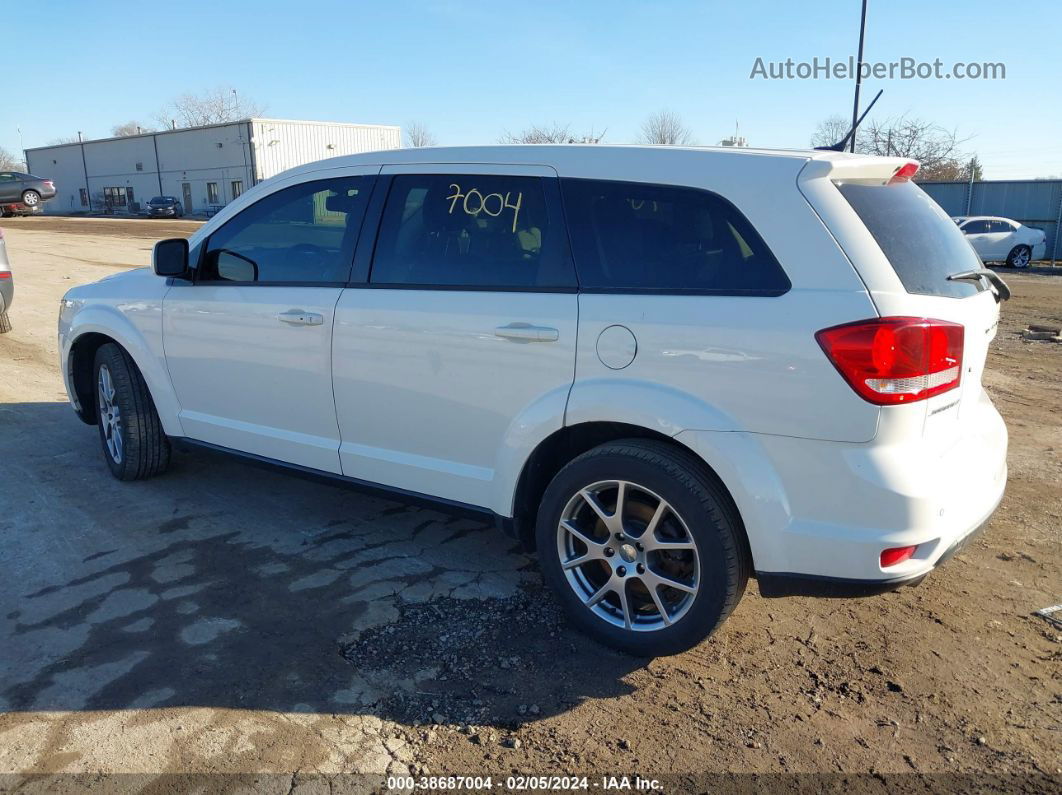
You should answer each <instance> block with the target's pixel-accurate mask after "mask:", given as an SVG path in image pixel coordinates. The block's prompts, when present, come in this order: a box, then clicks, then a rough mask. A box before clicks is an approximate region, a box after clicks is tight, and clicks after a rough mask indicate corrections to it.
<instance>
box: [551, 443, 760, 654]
mask: <svg viewBox="0 0 1062 795" xmlns="http://www.w3.org/2000/svg"><path fill="white" fill-rule="evenodd" d="M536 541H537V547H538V555H539V561H540V565H541V567H542V572H543V576H544V578H545V580H546V582H548V583H549V585H550V586H551V587H552V588H553V590H554V591H555V592H556V594H557V596H558V597H559V599H560V601H561V603H562V605H563V606H564V609H565V611H566V612H567V614H568V616H569V617H570V618H571V620H572V622H573V623H575V624H576V626H578V627H579V628H580V629H581V630H583V631H584V632H586V633H588V634H590V635H591V636H592V637H594V638H596V639H597V640H599V641H601V642H602V643H605V644H607V645H609V646H612V647H614V648H617V649H620V650H621V651H626V652H628V653H631V654H635V655H638V656H649V657H651V656H658V655H664V654H676V653H678V652H680V651H684V650H686V649H688V648H690V647H692V646H694V645H696V644H697V643H699V642H700V641H702V640H703V639H704V638H706V637H708V635H710V634H711V633H712V632H713V631H714V630H715V629H716V627H718V626H719V625H720V624H721V623H722V622H723V621H724V620H725V619H726V617H727V616H728V615H729V614H730V612H731V611H732V610H733V609H734V607H735V606H736V605H737V603H738V601H739V600H740V599H741V595H742V593H744V590H745V584H746V582H747V581H748V576H749V562H748V559H747V554H746V552H745V546H744V543H743V530H742V529H741V526H740V519H739V518H738V517H737V514H736V511H735V510H734V508H733V506H732V504H731V502H730V500H729V497H728V495H726V493H725V492H724V491H723V489H722V487H721V485H720V484H718V483H717V482H716V481H715V480H714V478H712V477H711V475H710V474H709V473H708V472H707V471H706V470H705V467H704V465H703V464H702V463H701V462H700V461H699V459H697V458H696V457H695V456H693V455H692V454H691V453H689V452H687V451H685V450H683V449H681V448H678V447H676V446H673V445H669V444H666V443H663V442H657V441H651V440H643V439H631V440H625V441H619V442H613V443H609V444H605V445H602V446H600V447H596V448H594V449H593V450H590V451H589V452H587V453H584V454H583V455H581V456H579V457H578V458H576V459H574V460H573V461H572V462H571V463H569V464H568V465H567V466H566V467H564V469H562V470H561V471H560V472H559V473H558V474H557V476H556V477H554V479H553V481H552V482H551V483H550V485H549V487H548V488H547V489H546V493H545V495H544V497H543V500H542V505H541V508H540V510H539V514H538V524H537V528H536Z"/></svg>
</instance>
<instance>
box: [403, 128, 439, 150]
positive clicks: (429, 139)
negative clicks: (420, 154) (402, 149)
mask: <svg viewBox="0 0 1062 795" xmlns="http://www.w3.org/2000/svg"><path fill="white" fill-rule="evenodd" d="M436 143H438V142H437V141H436V140H435V136H434V135H432V134H431V131H430V130H429V129H428V125H426V124H424V122H420V121H411V122H410V123H409V124H407V125H406V146H408V147H410V148H412V149H419V148H420V147H422V146H435V144H436Z"/></svg>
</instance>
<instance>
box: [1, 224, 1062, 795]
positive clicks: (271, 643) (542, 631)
mask: <svg viewBox="0 0 1062 795" xmlns="http://www.w3.org/2000/svg"><path fill="white" fill-rule="evenodd" d="M3 226H4V230H5V233H6V235H7V242H8V251H9V254H10V256H11V259H12V263H13V267H14V271H15V280H16V302H15V306H14V309H13V311H12V313H11V315H12V321H13V323H14V326H15V329H14V331H13V332H11V333H10V334H7V335H4V336H2V337H0V461H2V462H3V467H2V469H3V475H4V476H3V478H0V605H2V608H0V773H9V774H28V773H54V772H74V773H86V774H87V773H114V772H125V773H139V774H143V775H145V776H153V775H156V774H159V773H171V774H187V773H218V772H224V773H241V774H259V775H260V776H264V778H259V779H254V781H255V782H256V785H264V784H267V783H268V784H269V785H270V786H272V785H275V786H276V787H277V788H278V789H281V790H283V791H287V790H288V789H289V785H291V786H294V785H296V784H298V783H299V782H300V781H305V782H307V783H309V782H310V781H311V780H312V779H313V777H314V776H317V775H323V776H327V777H330V778H331V779H332V781H333V783H339V782H343V781H346V779H343V778H335V777H336V776H341V775H342V774H352V773H371V774H376V775H379V774H384V773H387V772H390V773H392V774H394V773H405V772H409V771H412V772H415V773H423V772H431V773H436V774H442V773H449V774H473V773H483V774H492V775H494V776H496V777H499V776H505V775H508V774H511V773H534V774H574V773H580V774H588V773H610V774H616V775H622V774H627V775H634V774H636V773H637V774H641V775H643V776H647V775H649V776H656V777H662V778H661V781H662V782H666V787H665V788H668V787H670V788H672V789H675V790H678V789H686V788H689V787H695V786H696V787H701V788H708V785H707V784H705V783H704V780H703V779H696V780H694V779H691V778H689V777H690V776H697V775H700V774H711V773H729V774H733V773H738V774H742V773H758V774H763V775H765V776H770V775H772V774H779V773H793V772H799V773H808V774H812V773H814V774H819V775H820V776H826V775H840V774H849V775H851V774H873V775H874V776H876V778H874V777H857V778H854V779H853V778H843V779H842V778H836V779H831V778H809V779H804V780H803V785H804V786H811V787H812V788H816V789H818V788H825V785H826V784H827V783H831V784H834V785H836V786H837V787H838V788H845V789H849V790H850V789H853V788H854V789H857V790H858V789H860V787H862V788H863V789H866V790H867V791H872V790H873V789H874V787H876V786H886V785H887V786H888V787H889V788H891V789H895V788H904V785H905V784H907V785H910V788H912V789H917V787H916V786H915V785H914V783H913V782H919V783H918V787H921V786H924V784H925V781H929V782H930V783H934V784H935V786H936V787H937V788H949V787H953V786H954V787H955V788H960V787H961V788H966V789H970V788H973V787H974V784H975V783H977V784H978V785H979V786H987V785H986V784H985V782H993V781H995V782H997V785H998V786H1000V787H1006V788H1024V789H1026V790H1027V791H1036V790H1043V789H1045V788H1048V787H1054V788H1056V789H1057V787H1058V784H1059V779H1058V775H1059V772H1060V768H1062V757H1060V752H1059V751H1060V748H1062V745H1060V743H1059V729H1060V726H1062V721H1060V705H1062V687H1060V673H1062V668H1060V665H1059V663H1060V660H1062V633H1060V631H1059V630H1057V629H1055V628H1053V627H1051V626H1050V625H1049V624H1048V623H1047V622H1045V621H1044V620H1042V619H1041V618H1039V617H1036V616H1034V615H1033V614H1032V613H1033V611H1034V610H1036V609H1037V608H1040V607H1044V606H1047V605H1052V604H1056V603H1058V602H1060V601H1062V580H1060V577H1059V571H1060V566H1059V563H1060V560H1062V556H1060V539H1059V527H1060V524H1062V521H1060V520H1062V460H1060V455H1059V454H1060V451H1062V412H1060V410H1059V395H1060V394H1062V345H1058V344H1054V343H1048V342H1026V341H1023V340H1022V339H1021V338H1020V332H1021V330H1022V329H1024V328H1025V327H1026V326H1027V325H1028V324H1029V323H1055V324H1059V323H1062V278H1060V275H1055V274H1056V273H1058V272H1057V271H1052V270H1050V269H1039V270H1038V271H1037V272H1035V273H1023V274H1005V278H1007V279H1008V280H1009V281H1010V283H1011V286H1012V288H1013V290H1014V299H1013V300H1012V301H1010V302H1009V303H1008V304H1005V305H1004V311H1003V319H1002V322H1001V325H1000V331H999V334H998V336H997V338H996V341H995V343H994V344H993V347H992V350H991V353H990V358H989V363H988V369H987V372H986V376H985V380H986V385H987V388H988V389H989V391H990V392H991V394H992V396H993V399H994V400H995V401H996V404H997V405H998V406H999V408H1000V409H1001V411H1002V412H1003V413H1004V415H1005V417H1006V419H1007V422H1008V426H1009V429H1010V432H1011V448H1010V461H1009V463H1010V483H1009V486H1008V490H1007V495H1006V498H1005V499H1004V501H1003V504H1002V506H1001V508H1000V510H999V511H998V513H997V514H996V516H995V517H994V518H993V520H992V522H991V524H990V526H989V528H988V530H987V532H986V533H985V534H983V535H982V536H981V537H980V538H979V539H978V540H977V541H976V542H975V543H973V544H972V545H971V546H970V547H968V548H967V549H966V550H965V551H964V552H963V553H962V554H961V555H959V556H958V557H957V558H955V559H954V560H952V561H951V562H949V563H948V564H947V565H946V566H945V567H943V568H942V569H941V570H940V571H939V572H936V573H935V574H934V575H933V576H931V577H930V578H929V579H928V580H927V581H926V582H925V583H924V584H923V585H921V586H920V587H918V588H908V589H904V590H901V591H899V592H896V593H892V594H886V595H883V596H880V597H876V598H872V599H866V600H813V599H803V598H795V599H786V600H764V599H762V598H760V597H759V595H758V593H757V591H756V588H755V585H754V584H752V585H750V588H749V591H748V592H747V594H746V596H745V599H744V601H743V602H742V603H741V604H740V605H739V607H738V609H737V610H736V612H735V613H734V615H733V616H732V617H731V618H730V620H729V621H728V622H727V623H726V625H725V626H724V627H723V628H722V630H721V631H720V632H718V633H717V635H716V636H715V637H713V638H712V639H711V640H709V641H708V642H706V643H704V644H702V645H701V646H699V647H697V648H695V649H693V650H691V651H689V652H687V653H685V654H681V655H678V656H675V657H670V658H665V659H658V660H654V661H652V662H649V663H646V662H644V661H639V660H635V659H632V658H629V657H625V656H623V655H620V654H617V653H614V652H611V651H608V650H605V649H603V648H601V647H599V646H596V645H594V644H593V643H591V642H589V641H588V640H586V639H585V638H583V637H581V636H580V635H578V634H577V633H576V632H574V631H573V630H572V629H571V628H570V627H569V626H568V625H567V624H566V622H565V621H564V619H563V617H562V616H561V614H560V612H559V610H558V609H557V607H556V605H555V604H554V603H553V601H552V599H551V598H550V597H549V595H548V594H547V593H545V592H544V591H543V589H542V585H541V582H540V578H539V575H538V572H537V569H536V567H535V563H534V558H533V557H532V556H529V555H527V554H525V553H524V552H522V551H521V550H520V549H518V548H517V547H516V546H515V545H513V544H512V543H511V542H510V541H508V540H507V539H505V538H503V537H502V536H501V535H500V534H498V533H497V532H496V531H495V530H493V529H492V528H489V527H485V526H483V525H481V524H478V523H476V522H474V521H470V520H468V519H455V518H452V517H448V516H445V515H443V514H440V513H436V512H434V511H429V510H425V509H420V508H414V507H410V506H406V505H401V504H398V503H392V502H388V501H385V500H380V499H376V498H369V497H365V496H362V495H359V494H357V493H354V492H351V491H349V490H345V489H343V488H341V487H335V486H328V485H321V484H316V483H309V482H306V481H302V480H298V479H294V478H291V477H288V476H285V475H280V474H275V473H271V472H266V471H263V470H260V469H256V468H252V467H250V466H248V465H245V464H243V463H239V462H236V461H231V460H227V459H223V458H219V457H216V456H212V455H208V454H205V453H194V454H191V453H185V454H181V455H179V456H178V457H177V459H176V462H175V465H174V467H173V468H172V470H171V472H170V473H168V474H167V475H166V476H164V477H162V478H158V479H156V480H152V481H148V482H144V483H137V484H121V483H118V482H116V481H114V480H113V479H111V478H110V476H109V475H108V473H107V470H106V466H105V464H104V462H103V460H102V458H101V457H100V453H99V451H98V449H97V445H98V441H97V438H96V436H95V431H94V429H92V428H89V427H87V426H84V425H82V424H81V423H79V422H78V421H77V419H76V418H75V417H74V416H73V414H72V412H71V411H70V410H69V408H68V407H67V406H66V405H65V396H64V395H63V392H62V385H61V382H60V379H59V376H58V373H57V371H56V361H57V351H56V340H55V318H56V310H57V304H58V300H59V297H60V296H61V295H62V293H63V292H65V290H66V289H67V288H69V287H70V286H71V285H73V284H77V283H82V282H86V281H90V280H94V279H98V278H100V277H102V276H105V275H107V274H110V273H114V272H116V271H117V270H118V269H119V268H124V267H129V266H131V265H137V264H145V263H146V262H147V259H148V252H149V249H150V245H151V241H152V240H153V239H154V238H155V237H159V236H167V235H174V234H188V233H190V231H191V230H193V229H195V228H196V226H197V225H196V223H195V222H161V221H160V222H155V221H150V220H129V221H124V220H116V219H51V218H41V217H38V218H26V219H11V220H6V221H5V222H4V224H3ZM293 773H294V774H295V775H294V776H293ZM913 773H916V774H923V775H924V776H929V777H930V778H928V779H924V780H923V779H918V778H916V777H913V776H912V775H911V774H913ZM270 776H272V777H270ZM992 777H1000V778H992ZM774 780H775V779H770V778H765V779H763V780H762V781H764V782H770V781H774ZM777 780H778V781H781V779H777ZM4 781H5V780H4V779H0V790H2V789H4ZM162 781H163V782H164V781H165V780H162ZM721 781H722V782H726V781H730V783H734V781H735V780H733V779H730V780H727V779H723V780H713V783H712V786H713V787H714V786H715V785H717V784H720V782H721ZM742 781H744V780H742ZM853 782H856V783H858V785H859V786H856V785H855V784H854V783H853ZM185 783H187V782H185ZM786 786H787V787H792V786H797V784H796V783H793V782H789V783H787V784H786Z"/></svg>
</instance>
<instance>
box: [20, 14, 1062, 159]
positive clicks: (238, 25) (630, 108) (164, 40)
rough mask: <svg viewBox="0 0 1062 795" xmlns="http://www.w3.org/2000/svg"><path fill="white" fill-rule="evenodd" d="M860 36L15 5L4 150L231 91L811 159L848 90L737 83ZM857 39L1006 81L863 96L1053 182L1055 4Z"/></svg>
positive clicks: (604, 20)
mask: <svg viewBox="0 0 1062 795" xmlns="http://www.w3.org/2000/svg"><path fill="white" fill-rule="evenodd" d="M811 9H815V10H814V11H812V10H811ZM858 25H859V1H858V0H819V2H814V3H797V2H765V1H764V0H729V1H728V2H717V1H716V0H703V1H702V2H692V1H683V2H626V1H625V0H604V1H598V0H565V1H564V2H553V1H552V0H525V2H522V3H512V2H506V0H493V1H492V2H481V1H480V0H467V1H466V0H447V1H446V2H437V1H435V0H424V1H423V2H412V1H407V0H376V2H364V3H363V2H325V1H324V0H303V1H302V2H291V0H225V2H221V0H213V1H212V2H198V1H197V0H181V2H178V3H166V2H137V3H135V4H134V3H132V2H91V3H89V2H83V0H55V1H54V2H47V3H45V2H10V3H8V4H6V5H5V9H4V24H3V30H4V37H5V40H6V43H5V45H4V51H5V53H6V54H7V55H8V56H9V58H8V60H9V61H11V63H9V64H8V67H7V70H6V74H7V76H6V77H5V79H4V86H3V92H2V94H0V146H2V147H4V148H5V149H8V150H9V151H11V152H17V151H19V150H21V149H22V148H23V147H33V146H40V145H42V144H45V143H47V142H49V141H50V140H52V139H54V138H58V137H65V136H70V135H76V133H77V131H78V130H81V131H82V132H83V133H84V134H85V136H86V137H87V138H94V137H103V136H107V135H109V134H110V130H111V127H112V126H114V125H115V124H118V123H121V122H124V121H128V120H130V119H135V120H137V121H141V122H148V123H150V122H152V120H153V117H154V116H155V113H156V111H158V110H159V109H160V108H161V107H163V106H164V105H165V104H166V102H167V101H168V100H169V99H170V98H172V97H173V96H175V95H178V94H181V93H183V92H187V91H192V92H196V91H200V90H203V89H207V88H211V87H214V86H218V85H232V86H235V87H236V88H238V89H239V91H240V94H241V96H244V97H248V98H253V99H254V100H256V101H257V102H259V103H261V104H263V105H265V106H266V110H267V115H269V116H273V117H278V118H293V119H320V120H333V121H346V122H363V123H383V124H399V125H403V126H404V125H406V124H407V123H408V122H410V121H413V120H417V121H420V122H423V123H424V124H425V125H427V127H428V128H429V129H430V130H431V132H432V133H433V134H434V135H435V137H436V138H437V139H438V141H439V143H440V144H478V143H494V142H496V141H497V139H498V138H499V136H500V135H502V134H503V133H504V132H505V131H506V130H509V131H513V132H516V131H519V130H521V129H522V128H524V127H526V126H528V125H530V124H533V123H550V122H557V123H561V124H568V123H570V124H571V125H572V131H573V132H575V133H577V134H583V133H589V132H590V131H593V132H595V133H600V132H601V131H603V130H607V132H606V135H605V141H606V142H611V143H624V142H631V141H634V140H635V139H636V137H637V135H638V129H639V126H640V124H641V122H642V121H643V119H644V118H645V116H646V115H648V114H649V113H651V112H653V111H655V110H658V109H661V108H668V109H671V110H673V111H675V112H676V113H678V114H679V115H680V116H681V117H682V118H683V119H684V121H685V122H686V123H687V124H688V126H689V127H690V128H691V129H692V130H693V132H694V136H695V138H696V140H697V142H698V143H701V144H716V143H718V142H719V140H720V139H721V138H723V137H725V136H728V135H731V134H733V132H734V129H735V124H739V125H740V133H741V135H744V136H745V137H747V138H748V140H749V143H750V144H752V145H753V146H768V147H805V146H807V145H808V142H809V139H810V136H811V134H812V133H813V131H814V129H815V126H816V124H817V123H818V122H819V121H820V120H821V119H822V118H824V117H826V116H829V115H831V114H834V113H841V114H846V115H847V114H850V112H851V97H852V83H851V82H850V81H847V80H836V79H818V80H799V79H794V80H780V81H774V80H763V79H750V73H751V72H752V69H753V66H754V64H755V62H756V58H757V57H761V58H763V59H764V61H765V62H770V61H784V60H785V59H787V58H792V59H793V60H794V62H800V61H810V60H811V59H812V58H814V57H816V56H817V57H818V58H819V59H820V60H821V59H825V58H826V57H830V58H833V59H834V60H843V59H847V58H848V56H849V55H853V54H854V52H855V47H856V37H857V33H858ZM867 30H868V33H867V41H866V58H867V60H871V61H883V62H888V61H893V60H899V59H900V58H902V57H910V58H913V59H916V60H918V61H927V62H931V61H933V60H934V59H938V58H939V59H940V60H941V61H942V62H943V68H944V70H945V71H949V70H951V68H952V65H953V64H954V63H955V62H958V61H962V62H966V63H969V62H1002V63H1004V64H1005V66H1006V79H1005V80H972V79H967V80H958V79H931V80H899V79H893V80H888V79H885V80H876V79H874V78H871V79H869V80H868V81H867V83H866V84H865V88H864V94H863V96H864V97H865V98H866V99H869V98H870V97H872V96H873V95H874V93H875V92H876V91H877V89H878V88H884V89H885V94H884V95H883V97H882V99H881V101H880V102H879V103H878V106H877V108H875V111H874V115H875V116H879V117H880V116H895V115H899V114H903V113H907V114H910V115H913V116H918V117H921V118H924V119H927V120H931V121H934V122H936V123H938V124H940V125H942V126H945V127H948V128H956V129H957V130H958V132H959V133H960V135H961V136H963V137H969V138H970V139H971V140H970V141H969V142H968V143H967V144H966V145H965V149H966V150H967V151H970V152H976V153H977V154H978V155H980V157H981V160H982V163H983V165H984V169H985V176H986V177H987V178H988V179H1006V178H1029V177H1046V176H1050V175H1060V176H1062V134H1060V132H1062V89H1060V87H1059V75H1060V73H1062V47H1060V46H1059V35H1060V34H1062V3H1060V2H1059V1H1058V0H1031V1H1026V2H1022V3H1000V2H998V0H994V2H987V1H985V2H982V1H981V0H967V2H964V3H961V4H959V3H942V2H929V1H928V0H918V1H917V2H915V1H913V0H889V1H888V2H885V0H871V2H870V13H869V21H868V26H867ZM12 56H14V60H12ZM879 109H880V110H879ZM19 129H21V137H20V134H19Z"/></svg>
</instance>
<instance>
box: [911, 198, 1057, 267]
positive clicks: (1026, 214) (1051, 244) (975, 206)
mask: <svg viewBox="0 0 1062 795" xmlns="http://www.w3.org/2000/svg"><path fill="white" fill-rule="evenodd" d="M919 184H920V185H921V187H922V189H923V190H924V191H925V192H926V193H928V194H929V195H930V196H932V197H933V199H934V200H935V201H936V202H937V204H939V205H940V206H941V207H943V208H944V212H946V213H947V214H948V215H952V216H954V215H999V216H1002V217H1003V218H1011V219H1013V220H1015V221H1021V223H1023V224H1025V225H1027V226H1035V227H1039V228H1040V229H1043V230H1044V232H1045V234H1046V235H1047V253H1046V254H1045V255H1044V256H1045V257H1047V259H1049V260H1051V261H1052V263H1053V262H1054V261H1055V260H1056V259H1059V258H1062V239H1060V236H1059V221H1060V220H1062V219H1060V216H1062V180H1060V179H1035V180H1032V179H1030V180H999V181H989V182H922V183H919Z"/></svg>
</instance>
